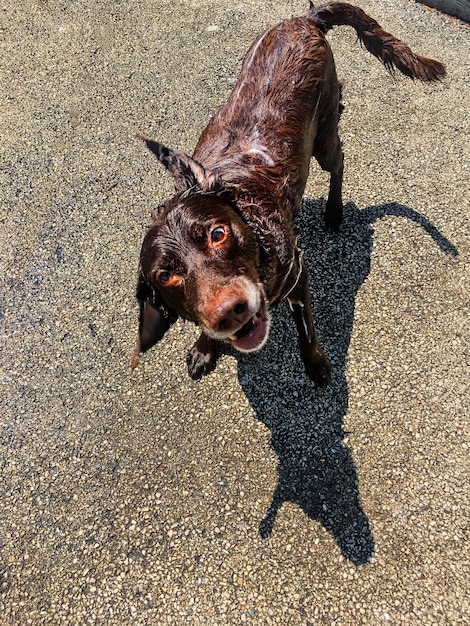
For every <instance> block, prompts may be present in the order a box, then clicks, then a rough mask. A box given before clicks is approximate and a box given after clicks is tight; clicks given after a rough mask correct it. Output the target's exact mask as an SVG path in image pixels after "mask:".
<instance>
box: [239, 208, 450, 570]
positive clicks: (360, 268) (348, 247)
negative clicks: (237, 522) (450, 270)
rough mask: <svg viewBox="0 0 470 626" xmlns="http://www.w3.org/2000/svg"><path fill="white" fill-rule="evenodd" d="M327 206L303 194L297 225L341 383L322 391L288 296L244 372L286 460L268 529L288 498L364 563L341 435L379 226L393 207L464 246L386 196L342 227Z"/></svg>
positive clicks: (352, 475) (319, 322)
mask: <svg viewBox="0 0 470 626" xmlns="http://www.w3.org/2000/svg"><path fill="white" fill-rule="evenodd" d="M322 212H323V202H322V201H321V200H318V201H312V200H305V201H304V202H303V205H302V209H301V212H300V215H299V218H298V224H297V226H298V232H299V244H300V246H301V247H302V248H303V249H304V250H305V260H306V264H307V267H308V271H309V277H310V286H311V291H312V294H313V300H314V316H315V323H316V327H317V330H318V334H319V337H320V342H321V344H322V346H323V348H324V349H325V352H326V353H327V354H328V356H329V358H330V360H331V362H332V366H333V375H334V381H333V384H332V385H331V386H330V387H329V388H328V389H326V390H317V389H316V388H315V386H314V385H313V383H311V382H310V381H309V380H308V379H307V378H306V376H305V373H304V370H303V365H302V363H301V361H300V357H299V356H298V350H297V337H296V335H295V329H294V323H293V320H292V319H291V317H290V313H289V311H288V308H287V306H286V305H284V304H281V305H280V306H279V307H278V308H277V309H276V310H275V311H274V312H273V324H272V331H271V336H270V340H269V341H268V343H267V345H266V347H265V348H264V349H263V350H262V351H261V352H260V353H259V354H258V355H256V356H255V358H253V356H252V355H251V356H250V355H240V354H239V356H238V375H239V380H240V383H241V385H242V387H243V390H244V392H245V393H246V396H247V398H248V400H249V402H250V404H251V406H252V407H253V409H254V410H255V412H256V415H257V417H258V419H260V420H261V421H262V422H263V423H264V424H266V426H267V427H268V428H269V429H270V431H271V445H272V447H273V449H274V450H275V452H276V454H277V456H278V458H279V466H278V474H279V477H278V484H277V487H276V489H275V491H274V494H273V496H272V501H271V504H270V506H269V508H268V510H267V512H266V515H265V517H264V519H263V520H262V522H261V524H260V529H259V532H260V535H261V536H262V537H263V538H267V537H269V536H270V535H271V533H272V532H273V527H274V523H275V520H276V517H277V514H278V512H279V510H280V508H281V506H282V504H283V503H284V502H292V503H295V504H297V505H298V506H299V507H301V508H302V510H303V511H304V512H305V513H306V514H307V515H308V516H309V517H310V518H312V519H314V520H317V521H319V522H320V523H321V524H322V525H323V526H324V528H325V529H326V530H328V531H329V532H330V533H331V534H332V536H333V537H334V539H335V541H336V543H337V545H338V547H339V549H340V550H341V552H342V554H343V555H344V556H345V557H346V558H348V559H349V560H350V561H352V562H353V563H355V564H356V565H361V564H364V563H367V562H368V561H369V560H370V558H371V556H372V554H373V552H374V539H373V536H372V532H371V528H370V524H369V522H368V519H367V516H366V515H365V513H364V511H363V508H362V506H361V499H360V493H359V485H358V479H357V473H356V468H355V465H354V461H353V458H352V456H351V452H350V450H349V449H348V447H347V446H346V445H345V443H344V441H343V439H344V436H345V433H344V431H343V418H344V416H345V414H346V411H347V409H348V384H347V380H346V360H347V352H348V347H349V343H350V339H351V333H352V327H353V322H354V306H355V298H356V294H357V292H358V290H359V288H360V287H361V285H362V283H363V282H364V281H365V279H366V278H367V276H368V274H369V270H370V258H371V251H372V235H373V230H372V227H371V224H373V222H374V221H376V220H377V219H379V218H381V217H383V216H386V215H395V216H401V217H405V218H408V219H411V220H413V221H414V222H417V223H418V224H420V225H421V226H422V228H423V229H424V230H425V231H426V232H427V233H428V234H429V235H430V236H431V237H432V238H433V239H434V241H435V242H436V244H437V245H438V246H439V247H440V248H441V249H442V250H443V252H445V253H446V254H449V255H452V256H455V255H457V250H456V248H455V247H454V246H453V245H452V244H451V243H450V242H449V241H448V240H447V239H445V237H443V236H442V235H441V234H440V233H439V231H438V230H437V228H435V227H434V226H433V225H432V224H431V223H430V222H429V221H428V220H426V219H425V218H424V217H423V216H421V215H420V214H419V213H417V212H416V211H414V210H413V209H410V208H408V207H406V206H402V205H398V204H386V205H382V206H376V207H370V208H368V209H365V210H362V211H361V210H358V208H357V207H356V206H355V205H353V204H349V205H347V206H346V207H345V217H344V222H343V224H342V226H341V232H340V233H339V234H332V233H328V232H326V231H325V229H324V227H323V224H322V218H321V214H322Z"/></svg>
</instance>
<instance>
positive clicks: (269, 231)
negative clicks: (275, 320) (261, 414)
mask: <svg viewBox="0 0 470 626" xmlns="http://www.w3.org/2000/svg"><path fill="white" fill-rule="evenodd" d="M230 192H231V195H232V197H233V206H234V209H235V211H236V212H237V214H238V215H239V216H240V217H241V219H242V220H243V221H244V222H245V224H246V225H247V226H248V227H249V228H250V229H251V230H252V231H253V233H254V234H255V236H256V239H257V240H258V246H259V250H260V257H261V258H260V268H263V269H262V272H260V280H261V282H262V283H263V286H264V289H265V291H266V296H267V298H268V301H269V303H270V304H274V303H276V302H280V301H281V300H283V299H284V298H286V297H287V295H288V294H289V293H290V291H291V290H292V289H293V288H294V286H295V284H296V283H297V280H298V276H299V272H300V270H301V264H302V263H301V258H302V251H301V250H300V249H299V248H298V247H297V240H296V238H295V236H294V235H293V232H292V228H291V226H290V225H289V224H287V223H286V219H285V216H284V213H283V211H282V210H281V209H280V208H279V207H277V206H276V205H275V201H274V200H272V199H269V200H270V204H271V205H273V206H270V207H269V208H268V207H266V206H265V204H264V202H263V204H261V203H258V202H257V201H256V198H255V197H253V196H252V195H251V194H250V193H248V192H246V191H244V190H242V189H241V188H240V187H238V186H237V187H234V188H231V189H230ZM267 209H268V210H267ZM273 261H275V262H273Z"/></svg>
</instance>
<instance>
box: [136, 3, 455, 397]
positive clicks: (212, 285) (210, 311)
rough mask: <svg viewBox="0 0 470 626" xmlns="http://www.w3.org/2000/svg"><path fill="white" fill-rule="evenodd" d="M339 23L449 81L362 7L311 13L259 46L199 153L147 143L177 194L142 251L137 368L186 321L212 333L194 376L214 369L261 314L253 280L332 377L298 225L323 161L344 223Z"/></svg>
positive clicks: (394, 63)
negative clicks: (168, 276)
mask: <svg viewBox="0 0 470 626" xmlns="http://www.w3.org/2000/svg"><path fill="white" fill-rule="evenodd" d="M335 25H349V26H352V27H353V28H355V30H356V32H357V35H358V38H359V40H360V41H361V42H362V43H363V45H364V46H365V47H366V48H367V50H369V51H370V52H371V53H372V54H373V55H374V56H376V57H377V58H379V59H380V60H381V61H382V62H383V64H384V65H385V67H386V68H387V69H388V70H389V71H392V70H393V68H397V69H398V70H399V71H400V72H402V73H404V74H405V75H407V76H409V77H411V78H417V79H419V80H423V81H434V80H438V79H440V78H441V77H442V76H444V75H445V69H444V67H443V66H442V65H441V64H440V63H439V62H437V61H434V60H431V59H426V58H424V57H420V56H418V55H416V54H415V53H413V52H412V51H411V50H410V48H409V47H408V46H406V44H404V43H402V42H400V41H399V40H397V39H396V38H395V37H393V36H392V35H390V34H389V33H386V32H385V31H384V30H383V29H382V28H381V27H380V26H379V25H378V24H377V22H375V20H373V19H372V18H370V17H369V16H367V15H366V14H365V13H364V12H363V11H362V10H361V9H359V8H357V7H354V6H352V5H349V4H345V3H332V4H329V5H327V6H325V7H321V8H319V9H315V8H314V7H313V6H311V8H310V10H309V12H308V14H307V15H306V16H304V17H300V18H293V19H290V20H285V21H284V22H281V23H280V24H278V25H277V26H273V27H272V28H270V29H268V30H267V31H266V32H265V33H263V34H262V35H260V36H259V37H258V38H257V39H256V40H255V42H254V43H253V44H252V46H251V48H250V50H249V51H248V53H247V55H246V57H245V59H244V61H243V65H242V69H241V73H240V76H239V79H238V81H237V83H236V85H235V86H234V89H233V91H232V93H231V95H230V96H229V98H228V101H227V102H226V103H225V104H224V105H223V106H222V107H221V108H220V109H219V110H218V111H217V112H216V114H215V115H214V117H213V118H212V119H211V121H210V122H209V124H208V125H207V127H206V128H205V130H204V131H203V133H202V134H201V137H200V138H199V141H198V143H197V146H196V148H195V150H194V153H193V155H192V157H189V156H188V155H185V154H184V153H181V152H179V151H177V150H172V149H170V148H167V147H165V146H163V145H162V144H159V143H158V142H155V141H152V140H150V139H146V138H143V139H144V140H145V141H146V143H147V146H148V147H149V148H150V150H152V152H154V154H155V155H156V157H157V158H158V159H159V161H160V162H161V163H163V165H164V166H165V167H166V168H167V169H168V171H169V172H170V173H171V174H172V176H173V178H174V181H175V187H176V194H175V195H174V196H173V197H172V198H170V199H169V200H168V201H167V202H166V203H165V204H164V205H163V206H162V207H161V210H160V211H159V213H158V214H157V215H155V216H154V219H153V223H152V224H151V226H150V228H149V230H148V232H147V234H146V236H145V239H144V242H143V245H142V250H141V256H140V270H139V281H138V288H137V298H138V301H139V304H140V318H139V336H138V341H137V346H136V352H135V355H134V360H133V367H135V366H136V365H137V363H138V359H139V355H140V353H142V352H145V351H146V350H147V349H148V348H150V347H151V346H152V345H154V344H155V343H156V342H157V341H159V340H160V339H161V337H162V336H163V334H164V333H165V332H166V331H167V330H168V328H169V327H170V326H171V324H172V323H173V322H174V321H175V320H176V319H177V318H178V317H182V318H185V319H189V320H191V321H194V322H196V323H197V324H199V325H200V326H201V327H202V330H203V332H202V334H201V337H200V338H199V339H198V341H197V342H196V344H195V346H194V347H193V348H192V349H191V351H190V352H189V354H188V357H187V362H188V369H189V373H190V375H191V377H193V378H199V377H200V376H202V375H203V374H206V373H208V372H209V371H211V370H212V369H213V367H214V366H215V361H216V342H215V339H214V337H219V336H220V337H221V338H222V339H223V338H224V336H223V332H222V331H221V330H220V329H221V328H224V327H227V328H229V327H230V329H231V330H233V331H235V330H236V329H238V327H239V325H240V324H241V323H242V321H243V320H244V319H245V317H246V318H247V316H248V314H249V313H250V311H249V306H250V304H249V302H248V300H249V299H248V296H247V297H246V298H245V297H244V295H243V291H244V289H245V288H244V287H243V285H247V284H248V283H247V281H249V283H250V288H251V286H252V289H257V290H258V291H259V294H260V295H259V297H260V298H261V299H262V300H261V301H262V302H264V300H265V301H266V307H265V308H266V311H265V310H264V309H263V310H262V311H261V307H260V311H261V313H260V315H261V314H262V315H264V314H266V318H268V313H267V307H268V306H269V305H272V304H275V303H276V302H279V301H280V300H282V299H285V298H287V299H288V300H289V304H290V306H291V309H292V312H293V317H294V320H295V323H296V326H297V329H298V333H299V348H300V353H301V355H302V359H303V361H304V364H305V368H306V372H307V375H308V376H309V377H310V378H311V379H312V380H313V381H314V382H315V383H316V384H317V385H319V386H325V385H326V384H328V383H329V382H330V380H331V368H330V364H329V362H328V359H327V357H326V356H325V354H324V353H323V351H322V349H321V348H320V346H319V344H318V340H317V336H316V332H315V328H314V324H313V316H312V311H311V303H310V294H309V287H308V279H307V273H306V269H305V266H304V264H303V260H302V254H301V252H300V251H299V250H298V248H297V244H296V236H295V233H294V230H293V222H294V218H295V215H296V214H297V211H298V209H299V206H300V202H301V199H302V195H303V192H304V188H305V184H306V180H307V176H308V172H309V162H310V158H311V157H312V156H314V157H315V159H316V160H317V161H318V163H319V164H320V166H321V167H322V168H323V169H324V170H326V171H328V172H330V174H331V179H330V190H329V195H328V200H327V203H326V209H325V223H326V226H327V227H328V228H330V229H333V230H336V229H338V228H339V226H340V223H341V220H342V198H341V186H342V174H343V153H342V149H341V143H340V139H339V136H338V122H339V117H340V114H341V108H342V106H341V84H340V83H339V81H338V79H337V76H336V70H335V64H334V60H333V56H332V52H331V49H330V47H329V45H328V43H327V41H326V38H325V35H326V33H327V31H328V30H329V29H331V28H332V27H333V26H335ZM216 224H224V225H227V228H228V229H229V233H230V234H229V237H228V239H227V242H225V243H224V244H223V245H221V246H220V247H219V246H216V245H215V244H214V243H213V242H212V240H211V236H212V235H211V232H213V229H214V228H215V225H216ZM211 229H212V230H211ZM162 267H164V268H166V269H167V270H168V271H170V270H171V272H172V276H175V277H176V278H175V279H174V281H175V282H174V283H172V284H171V286H170V287H168V286H162V285H161V284H160V283H159V282H158V278H157V277H158V270H159V268H162ZM240 277H243V280H241V279H240ZM245 291H247V292H248V291H250V290H249V289H245ZM224 298H226V300H227V302H228V304H227V305H225V304H224ZM263 306H264V305H263ZM242 308H244V313H243V315H238V311H239V310H241V309H242ZM242 318H243V319H242ZM254 319H258V318H254ZM268 323H269V322H268V321H266V324H268ZM243 328H245V326H243ZM243 328H242V330H243ZM204 329H205V331H204ZM242 330H240V332H242ZM227 332H228V331H227ZM232 336H233V334H232ZM227 337H228V335H227ZM227 340H228V339H227ZM260 347H261V346H260Z"/></svg>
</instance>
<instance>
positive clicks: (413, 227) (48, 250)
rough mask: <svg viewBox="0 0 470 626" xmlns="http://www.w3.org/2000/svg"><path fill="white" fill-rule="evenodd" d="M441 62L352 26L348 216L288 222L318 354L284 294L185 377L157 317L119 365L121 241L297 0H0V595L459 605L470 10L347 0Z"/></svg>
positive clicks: (436, 613) (69, 602)
mask: <svg viewBox="0 0 470 626" xmlns="http://www.w3.org/2000/svg"><path fill="white" fill-rule="evenodd" d="M358 4H360V6H362V7H363V8H364V9H365V10H366V11H368V12H369V13H370V14H371V15H373V16H374V17H375V18H376V19H377V20H378V21H379V22H380V23H381V24H382V26H383V27H384V28H385V29H386V30H389V31H390V32H392V33H393V34H394V35H396V36H398V37H400V38H402V39H404V40H405V41H407V42H408V43H409V44H410V45H411V46H412V47H413V48H414V49H415V50H416V51H418V52H419V53H421V54H424V55H425V56H430V57H435V58H437V59H439V60H441V61H443V62H444V63H445V64H446V65H447V68H448V74H449V75H448V78H446V79H445V80H444V81H443V82H442V83H439V84H437V85H423V84H419V83H417V82H412V81H410V80H407V79H405V78H404V77H401V76H397V77H396V78H393V77H391V76H389V75H388V74H387V73H386V71H385V70H384V69H383V68H382V66H381V65H380V64H379V63H378V61H376V60H375V59H374V58H373V57H371V56H370V55H369V54H368V53H366V52H365V51H364V50H362V49H361V47H360V45H359V44H358V43H357V42H356V37H355V33H354V31H352V30H351V29H347V28H340V29H337V30H336V31H335V32H333V33H331V34H330V36H329V40H330V42H331V44H332V46H333V49H334V51H335V56H336V61H337V66H338V73H339V75H340V76H341V77H344V78H345V79H346V88H345V97H344V100H345V105H346V110H345V113H344V116H343V120H342V138H343V141H344V149H345V154H346V173H345V185H344V197H345V200H346V202H347V206H346V210H345V215H346V217H345V222H344V226H343V227H342V230H341V232H340V233H339V234H329V233H326V232H325V230H324V228H323V225H322V221H321V218H320V215H321V212H322V204H323V202H324V197H325V194H326V191H327V176H326V175H325V174H324V173H322V172H321V171H320V170H319V168H318V166H316V164H313V163H312V172H311V174H312V175H311V177H310V179H309V182H308V185H307V189H306V199H305V202H304V206H303V209H302V213H301V215H300V218H299V224H298V227H299V233H300V241H301V244H302V246H303V247H304V248H305V249H306V261H307V265H308V268H309V272H310V275H311V286H312V293H313V298H314V301H315V308H316V319H317V327H318V331H319V335H320V339H321V342H322V344H323V346H324V348H325V350H326V352H327V354H329V356H330V357H331V360H332V363H333V367H334V384H333V385H332V386H331V387H330V388H328V389H327V390H323V391H322V390H317V389H315V388H314V386H313V385H312V384H311V383H310V382H309V381H308V380H307V379H306V378H305V375H304V373H303V368H302V364H301V362H300V359H299V356H298V354H297V350H296V347H295V333H294V328H293V323H292V321H291V320H290V317H289V311H288V309H287V307H286V306H285V305H281V306H279V307H278V308H277V309H276V310H275V313H274V323H273V331H272V336H271V338H270V341H269V343H268V345H267V346H266V347H265V348H264V349H263V350H262V351H261V352H260V353H258V354H255V355H242V356H239V355H238V356H237V355H236V354H234V353H233V352H231V351H230V350H229V349H227V350H225V352H224V354H223V355H222V357H221V359H220V361H219V363H218V367H217V369H216V371H215V372H214V373H213V374H212V375H211V376H209V377H207V378H206V379H204V380H202V381H200V382H192V381H191V380H190V379H189V378H188V376H187V373H186V367H185V363H184V353H185V350H186V349H187V348H188V347H189V346H190V345H191V343H192V341H193V340H194V338H195V336H196V334H197V331H196V329H195V328H193V327H192V326H191V325H189V324H186V325H183V324H182V323H181V324H180V323H178V324H176V325H175V326H174V327H173V328H172V329H171V330H170V331H169V332H168V334H167V335H166V337H165V338H164V340H163V341H162V342H161V343H160V344H159V346H157V347H156V348H154V349H153V350H152V351H150V352H149V353H148V354H146V355H145V357H143V358H142V360H141V364H140V365H139V367H138V369H137V370H135V371H134V372H133V373H131V372H130V357H131V355H132V351H133V347H134V341H135V338H136V332H137V310H136V304H135V301H134V288H135V280H136V269H137V258H138V252H139V249H140V244H141V240H142V236H143V233H144V232H145V228H146V225H147V223H148V216H149V212H150V210H151V209H152V208H154V207H155V206H156V205H157V204H158V203H159V202H161V201H162V200H163V199H164V198H165V197H166V195H167V194H168V193H169V192H170V191H171V188H172V183H171V180H170V177H169V176H168V175H167V173H166V172H165V171H164V170H163V168H161V167H159V166H158V164H157V163H156V161H155V160H154V158H153V157H152V155H151V154H150V153H147V152H146V150H145V148H144V146H143V145H141V142H139V141H138V140H137V139H135V135H136V133H137V132H142V133H146V134H148V135H150V136H152V137H155V138H157V139H159V140H160V141H162V142H164V143H166V144H168V145H170V146H173V147H176V148H179V149H182V150H186V151H188V152H191V151H192V148H193V147H194V145H195V143H196V140H197V137H198V135H199V133H200V132H201V130H202V128H203V127H204V126H205V124H206V123H207V121H208V119H209V118H210V116H211V115H212V113H213V112H214V110H215V109H216V107H217V106H218V105H219V104H221V103H222V102H223V101H224V99H225V98H226V96H227V95H228V93H229V90H230V88H231V86H232V85H233V83H234V81H235V79H236V76H237V73H238V70H239V67H240V62H241V59H242V57H243V55H244V52H245V51H246V49H247V48H248V46H249V44H250V42H251V41H252V39H253V38H254V37H255V36H256V34H258V33H259V32H260V31H261V30H263V29H264V28H265V27H267V26H269V25H271V24H273V23H275V22H276V21H279V20H280V19H282V18H284V17H288V16H290V15H299V14H302V13H304V12H305V11H306V9H307V2H304V1H303V0H302V1H297V0H296V1H291V2H280V1H274V0H273V1H272V2H262V1H258V0H256V1H255V0H245V1H243V2H237V1H235V2H234V1H229V0H217V1H212V0H201V1H200V2H197V1H186V2H181V1H179V0H171V1H169V0H133V1H131V0H94V1H92V0H47V1H46V0H42V1H41V0H37V1H36V0H0V32H1V45H0V76H1V83H0V100H1V107H0V127H1V141H2V144H1V149H0V182H1V184H0V218H1V231H0V280H1V296H2V304H1V310H0V319H1V338H0V348H1V366H2V367H1V379H0V393H1V405H2V409H1V422H0V448H1V456H0V468H1V477H0V502H1V508H0V585H1V586H0V623H1V624H2V626H3V625H5V626H17V625H18V626H20V625H21V626H23V625H25V624H33V625H36V624H74V625H80V626H81V625H84V624H100V625H101V624H106V625H108V624H109V625H128V624H129V625H131V624H132V625H133V624H149V625H163V624H171V625H180V624H195V625H197V624H201V625H210V626H211V625H214V624H222V625H224V624H253V625H265V624H267V625H269V624H282V625H291V624H292V625H294V624H304V625H325V624H326V625H333V624H335V625H339V624H350V625H358V624H370V625H374V626H375V625H380V624H404V625H407V624H413V625H414V624H419V625H422V624H445V625H447V624H468V623H469V621H470V612H469V604H468V603H469V600H468V598H469V595H470V593H469V579H470V576H469V560H468V556H469V544H468V535H467V534H466V532H467V525H468V513H469V507H468V492H469V480H468V479H469V472H468V469H469V463H468V460H469V454H468V452H469V438H468V428H467V423H466V422H467V421H468V413H469V410H468V409H469V394H468V391H469V390H468V380H469V373H468V363H469V316H468V304H469V299H468V293H469V282H470V281H469V276H470V273H469V263H468V256H469V239H468V226H467V223H468V213H469V205H470V203H469V193H468V191H469V184H468V181H469V179H470V172H469V158H468V157H469V149H468V144H469V141H468V137H469V126H470V124H469V121H470V102H469V91H468V83H469V75H470V72H469V69H470V68H469V64H470V63H469V60H470V49H469V48H470V45H469V44H470V31H469V26H468V25H465V24H463V23H460V22H458V21H457V20H455V19H452V18H449V17H448V16H445V15H441V14H438V13H436V12H431V11H429V10H426V9H425V8H424V7H423V6H421V5H417V4H413V3H412V2H409V1H408V0H361V1H360V2H358Z"/></svg>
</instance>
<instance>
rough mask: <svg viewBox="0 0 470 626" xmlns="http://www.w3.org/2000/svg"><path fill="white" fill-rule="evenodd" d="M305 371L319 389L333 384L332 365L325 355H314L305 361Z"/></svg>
mask: <svg viewBox="0 0 470 626" xmlns="http://www.w3.org/2000/svg"><path fill="white" fill-rule="evenodd" d="M303 361H304V365H305V371H306V373H307V376H308V377H309V378H310V380H313V382H314V383H315V385H317V387H320V388H321V389H324V388H325V387H328V385H329V384H330V383H331V380H332V376H331V365H330V362H329V361H328V359H327V358H326V356H325V354H323V353H322V354H317V353H315V354H313V355H309V356H308V357H307V358H304V359H303Z"/></svg>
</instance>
